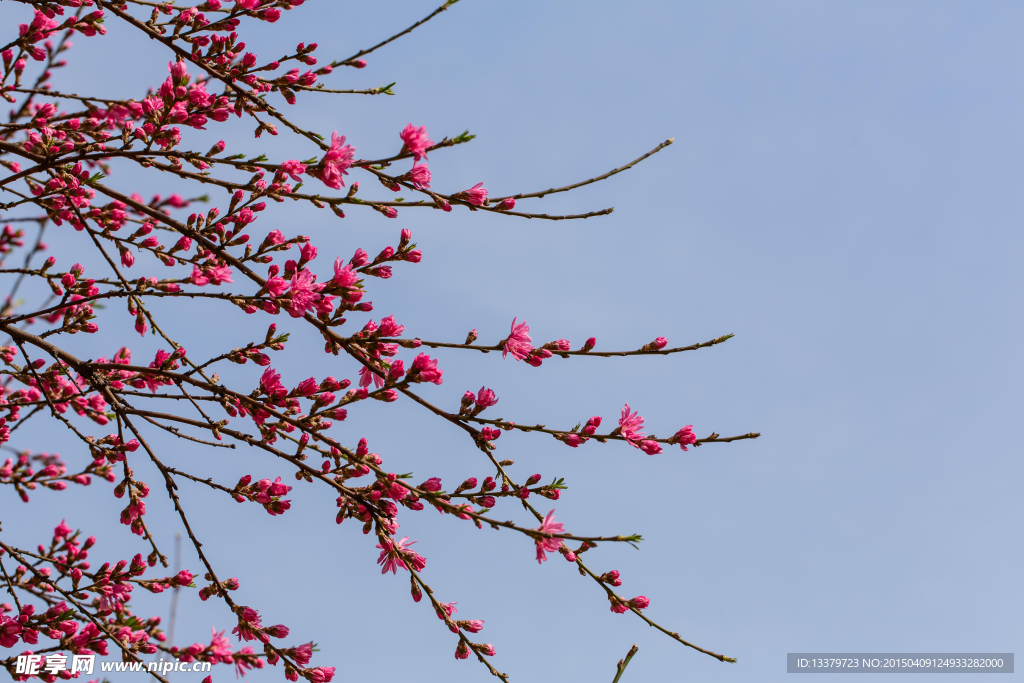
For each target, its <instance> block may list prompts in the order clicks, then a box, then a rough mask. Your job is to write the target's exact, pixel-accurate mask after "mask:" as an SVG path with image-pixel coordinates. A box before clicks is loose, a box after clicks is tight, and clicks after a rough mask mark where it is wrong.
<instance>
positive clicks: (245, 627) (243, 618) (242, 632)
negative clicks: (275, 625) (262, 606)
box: [231, 607, 268, 643]
mask: <svg viewBox="0 0 1024 683" xmlns="http://www.w3.org/2000/svg"><path fill="white" fill-rule="evenodd" d="M262 626H263V624H262V623H261V620H260V613H259V612H257V611H256V610H254V609H252V608H251V607H243V608H242V611H241V613H240V614H239V615H238V626H236V627H234V628H233V629H231V632H232V633H234V634H235V635H236V636H238V640H240V641H241V640H259V641H262V642H264V643H265V642H267V640H268V639H267V637H266V636H265V635H263V633H262V632H261V631H260V629H261V628H262Z"/></svg>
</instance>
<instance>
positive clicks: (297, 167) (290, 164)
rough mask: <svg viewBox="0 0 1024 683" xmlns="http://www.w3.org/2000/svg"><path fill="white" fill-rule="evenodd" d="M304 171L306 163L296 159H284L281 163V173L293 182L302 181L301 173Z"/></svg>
mask: <svg viewBox="0 0 1024 683" xmlns="http://www.w3.org/2000/svg"><path fill="white" fill-rule="evenodd" d="M305 172H306V165H305V164H304V163H302V162H300V161H299V160H298V159H292V160H291V161H285V162H284V163H282V164H281V173H283V174H285V175H286V176H288V177H289V178H291V179H292V180H294V181H295V182H301V181H302V177H301V176H302V174H303V173H305Z"/></svg>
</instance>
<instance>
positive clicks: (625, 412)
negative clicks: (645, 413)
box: [619, 403, 644, 446]
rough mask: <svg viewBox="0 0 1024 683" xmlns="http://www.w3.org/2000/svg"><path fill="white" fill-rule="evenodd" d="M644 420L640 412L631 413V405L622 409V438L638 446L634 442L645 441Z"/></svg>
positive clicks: (620, 426)
mask: <svg viewBox="0 0 1024 683" xmlns="http://www.w3.org/2000/svg"><path fill="white" fill-rule="evenodd" d="M643 425H644V419H643V418H642V417H640V413H639V412H633V413H631V412H630V410H629V404H628V403H627V404H626V407H625V408H623V409H622V417H620V418H619V429H620V430H621V432H620V433H621V434H622V437H623V438H624V439H626V441H628V442H629V443H631V444H633V445H634V446H635V445H636V444H635V443H634V442H636V441H640V440H641V439H643V437H644V434H643V432H642V431H640V430H641V429H643Z"/></svg>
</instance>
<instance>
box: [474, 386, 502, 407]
mask: <svg viewBox="0 0 1024 683" xmlns="http://www.w3.org/2000/svg"><path fill="white" fill-rule="evenodd" d="M497 402H498V398H497V397H496V396H495V395H494V390H493V389H488V388H487V387H480V391H478V392H477V394H476V404H477V406H478V407H480V408H489V407H491V406H493V405H494V404H495V403H497Z"/></svg>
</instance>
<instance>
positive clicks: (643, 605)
mask: <svg viewBox="0 0 1024 683" xmlns="http://www.w3.org/2000/svg"><path fill="white" fill-rule="evenodd" d="M650 604H651V601H650V600H648V599H647V598H646V597H645V596H643V595H638V596H636V597H635V598H633V599H632V600H630V601H629V606H630V607H632V608H634V609H647V607H648V606H649V605H650Z"/></svg>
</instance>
